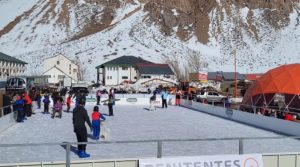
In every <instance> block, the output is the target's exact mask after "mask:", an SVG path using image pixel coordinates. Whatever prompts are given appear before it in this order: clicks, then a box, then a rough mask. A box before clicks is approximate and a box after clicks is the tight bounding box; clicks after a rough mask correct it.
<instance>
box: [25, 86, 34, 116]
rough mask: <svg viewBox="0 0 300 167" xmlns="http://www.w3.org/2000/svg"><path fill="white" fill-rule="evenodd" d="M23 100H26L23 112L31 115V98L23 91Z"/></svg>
mask: <svg viewBox="0 0 300 167" xmlns="http://www.w3.org/2000/svg"><path fill="white" fill-rule="evenodd" d="M24 96H25V100H26V104H25V113H26V116H27V117H31V114H32V100H31V98H30V97H29V95H28V94H27V92H25V95H24Z"/></svg>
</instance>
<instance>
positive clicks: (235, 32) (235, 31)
mask: <svg viewBox="0 0 300 167" xmlns="http://www.w3.org/2000/svg"><path fill="white" fill-rule="evenodd" d="M233 33H234V35H233V37H234V38H235V39H234V40H235V42H234V43H235V44H234V50H233V56H234V97H235V98H237V94H238V93H237V70H236V68H237V60H236V49H237V44H238V37H239V30H238V29H237V28H235V29H234V32H233Z"/></svg>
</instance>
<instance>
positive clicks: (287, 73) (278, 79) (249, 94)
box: [242, 64, 300, 105]
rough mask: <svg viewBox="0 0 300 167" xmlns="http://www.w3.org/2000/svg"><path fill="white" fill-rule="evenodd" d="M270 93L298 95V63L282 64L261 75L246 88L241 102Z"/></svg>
mask: <svg viewBox="0 0 300 167" xmlns="http://www.w3.org/2000/svg"><path fill="white" fill-rule="evenodd" d="M270 94H272V95H274V94H286V95H292V96H294V95H300V64H289V65H283V66H280V67H277V68H274V69H272V70H270V71H268V72H267V73H265V74H264V75H262V76H261V77H260V78H259V79H257V80H256V81H255V82H254V83H253V84H252V85H251V86H250V87H249V88H248V89H247V91H246V93H245V96H244V98H243V102H242V104H244V105H249V104H251V103H252V104H253V100H254V99H256V98H257V97H259V96H260V95H263V96H266V95H270ZM251 101H252V102H251ZM267 101H268V100H267Z"/></svg>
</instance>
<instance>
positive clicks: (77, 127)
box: [73, 99, 93, 158]
mask: <svg viewBox="0 0 300 167" xmlns="http://www.w3.org/2000/svg"><path fill="white" fill-rule="evenodd" d="M84 105H85V100H83V99H81V100H80V102H79V105H78V106H77V107H75V108H74V110H73V125H74V132H75V133H76V137H77V141H78V142H87V130H86V127H85V122H86V123H87V124H88V125H89V126H90V129H91V131H92V127H93V126H92V124H91V121H90V118H89V116H88V113H87V111H86V109H85V108H84ZM85 150H86V144H78V156H79V157H80V158H87V157H90V154H87V153H86V151H85Z"/></svg>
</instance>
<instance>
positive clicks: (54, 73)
mask: <svg viewBox="0 0 300 167" xmlns="http://www.w3.org/2000/svg"><path fill="white" fill-rule="evenodd" d="M43 75H45V76H49V77H48V82H49V83H51V84H56V83H58V82H60V81H63V76H65V77H68V76H66V75H65V74H64V73H62V72H61V71H59V70H58V69H57V68H52V69H51V70H49V71H47V72H46V73H44V74H43ZM72 83H76V81H75V80H73V79H72Z"/></svg>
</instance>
